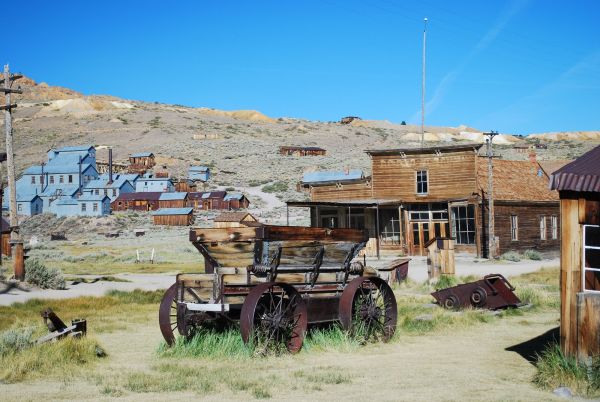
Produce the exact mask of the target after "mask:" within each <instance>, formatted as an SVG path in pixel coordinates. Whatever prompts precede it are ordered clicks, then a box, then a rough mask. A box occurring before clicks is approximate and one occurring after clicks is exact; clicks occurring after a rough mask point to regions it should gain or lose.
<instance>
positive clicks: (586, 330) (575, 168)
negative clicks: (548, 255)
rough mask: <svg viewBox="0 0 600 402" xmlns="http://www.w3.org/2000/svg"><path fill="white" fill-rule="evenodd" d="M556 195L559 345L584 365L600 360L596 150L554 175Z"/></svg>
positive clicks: (599, 155)
mask: <svg viewBox="0 0 600 402" xmlns="http://www.w3.org/2000/svg"><path fill="white" fill-rule="evenodd" d="M550 184H551V187H552V189H554V190H558V193H559V195H560V217H561V231H560V236H561V250H560V251H561V252H560V286H561V295H560V296H561V297H560V298H561V309H560V344H561V348H562V351H563V353H564V354H565V355H567V356H573V357H576V358H577V359H579V360H580V361H584V362H587V361H588V358H589V357H590V356H598V355H600V147H596V148H594V149H593V150H591V151H589V152H587V153H586V154H584V155H582V156H581V157H580V158H578V159H576V160H575V161H573V162H571V163H569V164H568V165H566V166H564V167H562V168H560V169H558V170H557V171H555V172H554V173H553V174H552V175H551V178H550Z"/></svg>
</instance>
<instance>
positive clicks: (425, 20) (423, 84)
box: [421, 18, 428, 148]
mask: <svg viewBox="0 0 600 402" xmlns="http://www.w3.org/2000/svg"><path fill="white" fill-rule="evenodd" d="M427 21H428V20H427V18H425V19H423V75H422V79H423V82H422V88H421V148H423V146H424V143H425V54H426V50H427Z"/></svg>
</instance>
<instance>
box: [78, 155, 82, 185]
mask: <svg viewBox="0 0 600 402" xmlns="http://www.w3.org/2000/svg"><path fill="white" fill-rule="evenodd" d="M81 179H82V177H81V155H79V190H78V191H77V192H78V193H79V195H81V181H82V180H81Z"/></svg>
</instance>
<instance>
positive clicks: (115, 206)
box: [110, 191, 164, 211]
mask: <svg viewBox="0 0 600 402" xmlns="http://www.w3.org/2000/svg"><path fill="white" fill-rule="evenodd" d="M162 194H164V193H161V192H149V191H148V192H141V193H121V194H119V196H118V197H117V198H116V199H115V200H114V201H113V202H111V203H110V208H111V210H113V211H127V210H134V211H156V210H157V209H159V208H160V207H159V200H160V196H161V195H162Z"/></svg>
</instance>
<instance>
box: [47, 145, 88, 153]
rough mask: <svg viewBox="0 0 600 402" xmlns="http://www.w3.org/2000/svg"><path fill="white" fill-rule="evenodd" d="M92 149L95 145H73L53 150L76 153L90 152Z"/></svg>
mask: <svg viewBox="0 0 600 402" xmlns="http://www.w3.org/2000/svg"><path fill="white" fill-rule="evenodd" d="M90 148H94V146H93V145H90V144H88V145H73V146H68V147H62V148H58V149H53V151H54V152H74V151H89V150H90Z"/></svg>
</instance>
